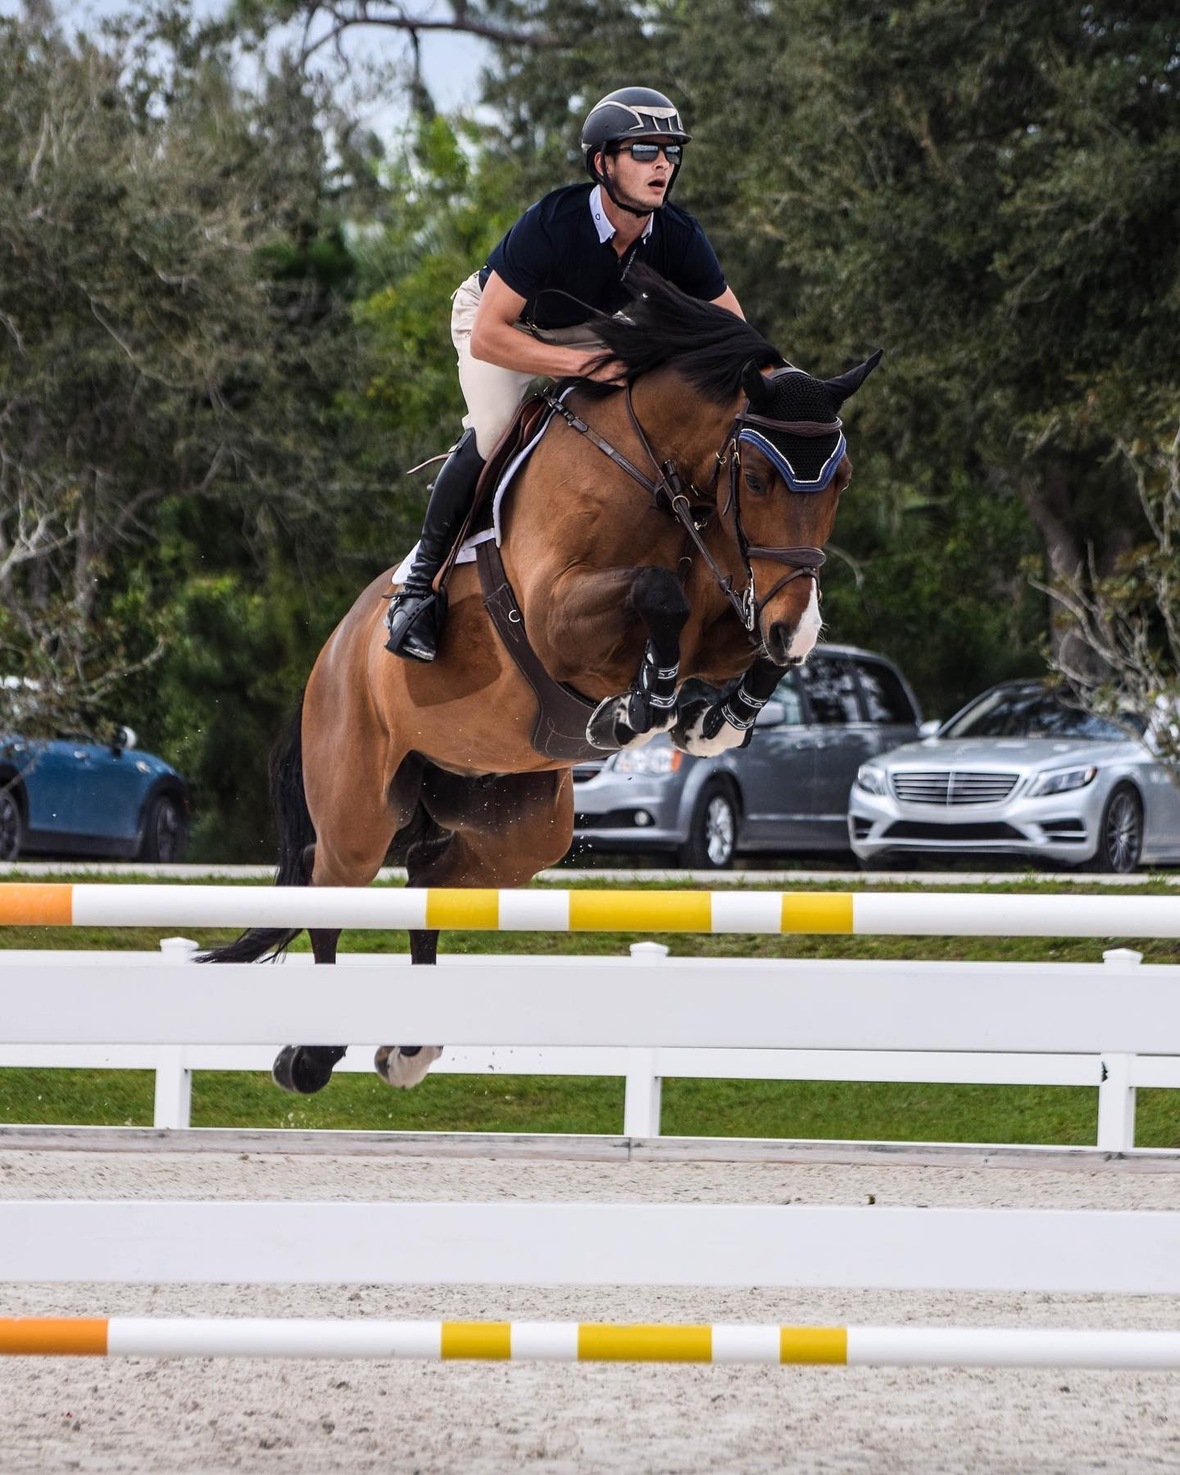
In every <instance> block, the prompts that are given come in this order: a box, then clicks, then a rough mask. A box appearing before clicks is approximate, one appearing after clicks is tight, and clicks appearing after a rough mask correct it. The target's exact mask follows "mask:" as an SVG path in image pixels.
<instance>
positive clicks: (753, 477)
mask: <svg viewBox="0 0 1180 1475" xmlns="http://www.w3.org/2000/svg"><path fill="white" fill-rule="evenodd" d="M746 485H747V486H748V487H749V488H750V490H751V491H752V492H753V493H754V495H755V496H756V497H761V496H763V495H765V492H766V483H765V482H764V481H763V480H762V478H761V477H760V476H759V475H758V473H757V472H756V471H747V472H746Z"/></svg>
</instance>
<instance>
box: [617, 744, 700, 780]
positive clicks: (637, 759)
mask: <svg viewBox="0 0 1180 1475" xmlns="http://www.w3.org/2000/svg"><path fill="white" fill-rule="evenodd" d="M683 756H684V755H683V754H682V753H681V752H680V750H679V748H673V747H671V746H670V745H667V744H663V743H661V745H660V746H659V747H658V748H633V749H632V750H631V752H629V753H620V754H619V755H618V757H617V758H616V759H615V772H616V773H646V774H661V773H675V772H676V770H677V769H678V768H679V767H680V760H681V758H682V757H683Z"/></svg>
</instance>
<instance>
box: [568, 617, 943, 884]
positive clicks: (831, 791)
mask: <svg viewBox="0 0 1180 1475" xmlns="http://www.w3.org/2000/svg"><path fill="white" fill-rule="evenodd" d="M920 720H921V719H920V716H919V712H918V705H917V703H916V701H915V700H914V697H913V693H912V692H911V691H910V689H909V687H908V685H907V684H906V681H905V679H904V677H903V676H902V675H901V673H900V672H899V671H898V670H897V668H896V667H895V666H894V665H892V664H891V663H890V662H889V661H887V660H885V659H884V658H883V657H882V656H878V655H874V654H873V653H872V652H870V651H865V650H856V649H854V648H852V647H849V646H838V645H822V646H818V647H817V648H816V650H815V651H814V652H813V654H812V655H811V657H810V659H809V660H808V661H807V663H806V665H803V666H798V667H796V668H795V669H793V670H791V671H788V672H787V673H786V674H785V675H784V676H783V679H782V680H781V681H780V682H779V684H778V687H777V689H776V690H775V693H774V695H773V697H772V698H771V700H770V701H769V702H768V703H767V704H766V706H765V708H764V709H763V710H762V713H761V714H760V716H759V718H758V722H757V724H756V726H755V728H754V730H753V734H752V736H751V740H750V743H749V745H748V746H747V747H745V748H742V749H736V750H731V751H730V752H728V753H724V754H721V755H720V756H718V757H716V758H692V757H690V756H689V755H688V754H686V753H681V752H680V751H679V750H678V749H676V748H674V747H673V746H672V744H671V742H670V741H669V740H668V738H667V737H665V736H661V737H657V738H654V739H653V740H652V741H651V742H650V743H648V744H646V745H645V746H644V747H641V748H636V749H634V750H633V751H631V752H629V753H616V754H614V755H613V756H612V757H610V758H606V759H604V760H603V761H601V762H591V763H580V764H578V765H577V767H576V768H575V769H574V810H575V816H574V843H575V846H576V847H579V848H591V849H594V850H603V851H637V850H638V851H653V852H659V851H670V852H672V853H673V854H674V855H675V856H676V857H677V858H678V859H679V860H680V861H681V863H682V864H684V865H688V866H693V867H695V868H700V869H722V868H724V867H727V866H730V865H732V864H733V860H734V857H735V856H736V855H739V854H751V853H755V852H762V853H773V852H777V853H779V854H785V853H791V852H803V851H846V850H847V849H848V832H847V819H846V815H847V808H848V790H849V789H850V787H851V786H852V780H853V778H854V776H855V774H856V771H857V768H858V767H859V765H860V764H861V763H863V761H864V760H865V759H866V758H869V757H872V756H873V755H874V754H876V753H881V752H884V751H885V750H886V749H887V748H893V747H896V746H897V744H898V743H900V742H904V741H906V740H907V739H908V738H911V737H915V736H916V735H917V731H918V723H919V721H920Z"/></svg>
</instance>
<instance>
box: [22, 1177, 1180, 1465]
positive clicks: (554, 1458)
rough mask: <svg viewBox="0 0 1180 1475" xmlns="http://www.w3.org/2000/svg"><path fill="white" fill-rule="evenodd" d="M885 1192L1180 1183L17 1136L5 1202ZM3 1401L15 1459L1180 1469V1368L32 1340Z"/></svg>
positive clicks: (867, 1306)
mask: <svg viewBox="0 0 1180 1475" xmlns="http://www.w3.org/2000/svg"><path fill="white" fill-rule="evenodd" d="M870 1195H872V1196H874V1197H875V1200H876V1202H877V1203H880V1204H908V1205H921V1204H926V1205H932V1206H933V1205H940V1206H947V1207H952V1206H959V1207H963V1206H968V1205H971V1206H980V1207H1006V1206H1011V1207H1024V1208H1036V1207H1041V1208H1069V1207H1076V1208H1107V1209H1111V1208H1135V1209H1175V1208H1177V1207H1178V1206H1180V1175H1177V1174H1173V1173H1160V1174H1153V1173H1135V1174H1133V1173H1117V1172H1112V1171H1093V1172H1088V1171H1077V1170H1073V1171H1047V1170H1044V1169H1040V1170H1036V1169H1030V1168H1019V1169H1007V1168H995V1167H980V1168H974V1167H963V1166H954V1167H951V1166H943V1167H930V1166H925V1167H917V1166H898V1165H895V1164H878V1163H872V1164H864V1163H861V1164H856V1165H838V1164H807V1165H791V1164H741V1163H725V1164H722V1163H651V1162H646V1163H644V1162H630V1163H628V1162H618V1163H600V1162H578V1163H558V1162H521V1161H488V1160H484V1159H472V1160H455V1159H446V1160H432V1159H427V1158H414V1159H406V1158H372V1157H369V1158H357V1157H329V1156H303V1157H296V1156H285V1155H280V1154H266V1153H256V1152H250V1153H241V1154H236V1153H232V1152H226V1153H216V1154H208V1153H206V1154H199V1155H198V1154H189V1153H154V1152H143V1153H114V1152H109V1153H108V1152H81V1151H79V1152H36V1151H13V1150H3V1151H0V1197H4V1198H63V1197H64V1198H120V1199H133V1198H193V1199H209V1198H231V1199H232V1198H248V1199H272V1198H291V1199H371V1200H381V1199H404V1200H424V1199H439V1200H453V1199H471V1200H474V1201H482V1200H488V1201H490V1200H501V1199H531V1200H542V1201H544V1200H549V1201H558V1200H569V1199H578V1200H597V1201H602V1202H620V1201H654V1202H686V1203H688V1202H693V1203H695V1202H701V1203H709V1202H729V1203H783V1202H789V1201H796V1202H804V1203H814V1204H864V1203H867V1202H869V1201H870V1199H869V1196H870ZM1065 1252H1067V1247H1063V1253H1065ZM2 1276H3V1246H2V1245H0V1278H2ZM0 1289H2V1294H0V1315H51V1314H63V1315H70V1314H75V1315H157V1316H183V1315H186V1314H189V1315H204V1316H219V1315H224V1316H325V1317H352V1316H357V1317H366V1316H367V1317H392V1318H403V1317H404V1318H421V1319H431V1320H433V1319H436V1318H476V1317H495V1318H506V1319H511V1318H529V1319H537V1320H542V1319H550V1318H552V1319H558V1320H582V1321H592V1320H636V1321H647V1320H651V1321H658V1320H669V1321H671V1320H676V1321H704V1322H712V1321H757V1322H798V1323H806V1322H812V1323H823V1324H830V1325H841V1324H846V1323H852V1324H862V1325H874V1324H875V1325H899V1324H904V1323H913V1324H934V1325H937V1324H944V1325H949V1324H963V1325H993V1326H999V1325H1010V1326H1042V1325H1044V1326H1047V1325H1057V1326H1077V1327H1132V1328H1141V1329H1154V1328H1167V1329H1175V1328H1177V1327H1180V1304H1178V1301H1177V1298H1173V1297H1153V1298H1147V1297H1100V1296H1060V1295H1056V1296H1044V1295H1028V1294H1026V1295H988V1296H969V1295H962V1294H958V1295H932V1294H921V1295H918V1294H913V1293H887V1292H879V1291H875V1292H861V1291H844V1290H831V1291H821V1292H816V1291H800V1292H783V1291H763V1290H750V1291H745V1292H739V1293H734V1292H730V1291H725V1292H719V1291H705V1292H695V1291H684V1290H667V1289H663V1290H661V1289H659V1288H652V1289H650V1290H643V1291H635V1290H626V1291H623V1292H621V1293H615V1292H610V1291H603V1290H589V1291H581V1290H537V1289H531V1288H519V1287H518V1288H512V1287H509V1288H491V1287H479V1286H471V1287H460V1288H452V1289H448V1290H444V1291H431V1290H426V1289H422V1288H410V1289H399V1288H394V1287H381V1286H331V1287H274V1286H271V1287H240V1286H233V1287H227V1286H217V1287H207V1286H197V1287H189V1286H138V1287H137V1286H70V1285H41V1286H29V1285H11V1284H9V1285H3V1286H2V1288H0ZM0 1393H2V1396H0V1472H3V1475H31V1472H58V1471H83V1472H103V1475H181V1472H183V1475H213V1472H217V1475H221V1472H230V1471H233V1472H247V1475H255V1472H267V1475H296V1472H299V1475H328V1472H333V1475H334V1472H344V1471H348V1472H366V1471H370V1470H372V1471H381V1472H406V1475H410V1472H421V1475H433V1472H443V1471H452V1470H453V1471H460V1470H461V1471H463V1472H464V1475H485V1472H486V1475H491V1472H497V1475H498V1472H503V1471H508V1470H513V1469H517V1468H521V1467H524V1468H527V1469H530V1470H535V1471H537V1472H545V1475H574V1472H579V1475H580V1472H593V1471H602V1472H612V1475H622V1472H635V1475H639V1472H644V1475H662V1472H696V1471H701V1472H704V1471H709V1472H714V1471H730V1470H732V1471H742V1472H746V1471H780V1470H789V1471H792V1472H795V1471H800V1472H803V1471H824V1472H873V1475H894V1472H902V1471H922V1472H960V1471H961V1472H967V1471H971V1472H977V1471H987V1472H1009V1471H1010V1472H1026V1471H1027V1472H1033V1471H1036V1472H1037V1475H1045V1472H1062V1475H1066V1472H1069V1475H1077V1472H1087V1471H1102V1472H1104V1475H1122V1472H1131V1471H1136V1472H1138V1471H1148V1470H1172V1469H1180V1374H1175V1373H1103V1372H1076V1371H1071V1372H1069V1373H1061V1372H1052V1371H1046V1372H1040V1371H1031V1372H1030V1371H1020V1370H997V1371H960V1370H952V1369H931V1370H926V1369H874V1368H841V1367H832V1368H781V1369H780V1368H767V1367H692V1366H679V1367H677V1366H673V1367H638V1368H637V1367H633V1366H623V1365H620V1366H611V1365H586V1364H582V1365H576V1364H575V1365H565V1364H549V1365H546V1364H520V1365H515V1366H514V1365H508V1364H503V1363H489V1364H456V1363H451V1364H447V1365H437V1364H427V1363H421V1364H419V1363H410V1362H404V1363H394V1362H364V1361H351V1362H344V1361H307V1362H296V1361H261V1360H259V1361H255V1360H246V1359H237V1360H226V1361H212V1360H186V1361H151V1360H147V1359H110V1360H99V1359H85V1358H80V1359H67V1358H14V1359H10V1360H8V1361H6V1362H5V1364H4V1365H3V1367H2V1368H0Z"/></svg>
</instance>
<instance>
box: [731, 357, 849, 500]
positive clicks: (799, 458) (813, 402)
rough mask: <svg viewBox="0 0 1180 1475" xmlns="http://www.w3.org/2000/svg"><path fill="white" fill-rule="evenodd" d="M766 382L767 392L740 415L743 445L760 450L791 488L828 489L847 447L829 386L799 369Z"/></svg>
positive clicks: (773, 376)
mask: <svg viewBox="0 0 1180 1475" xmlns="http://www.w3.org/2000/svg"><path fill="white" fill-rule="evenodd" d="M762 382H763V385H764V386H765V393H764V394H759V395H758V403H757V404H754V403H751V405H750V411H751V412H752V413H747V414H746V415H743V416H742V417H741V421H742V423H741V428H740V430H739V431H738V437H737V438H738V444H739V446H742V445H747V446H752V447H753V448H754V449H755V450H756V451H759V452H761V454H762V455H763V456H765V457H766V459H767V460H768V461H769V462H770V464H771V465H772V466H773V467H774V469H775V470H776V471H777V472H778V474H779V475H780V476H781V477H782V479H783V480H784V481H785V482H786V484H787V486H788V487H790V489H791V491H793V492H822V491H824V490H825V488H827V487H828V486H829V485H830V484H831V480H832V478H833V477H834V476H835V474H836V468H837V466H839V464H840V461H841V459H842V458H843V456H844V452H845V451H846V449H847V445H846V442H845V440H844V432H843V429H842V426H841V421H840V417H839V415H837V414H836V411H835V409H834V408H833V405H832V396H831V394H830V392H829V390H828V388H827V386H826V385H825V384H823V383H822V382H821V381H820V380H818V379H813V378H812V377H811V375H810V374H805V373H803V371H802V370H801V369H794V368H786V369H779V370H778V371H777V372H776V373H774V374H769V375H767V376H765V377H764V378H763V381H762ZM751 422H753V423H751Z"/></svg>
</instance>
